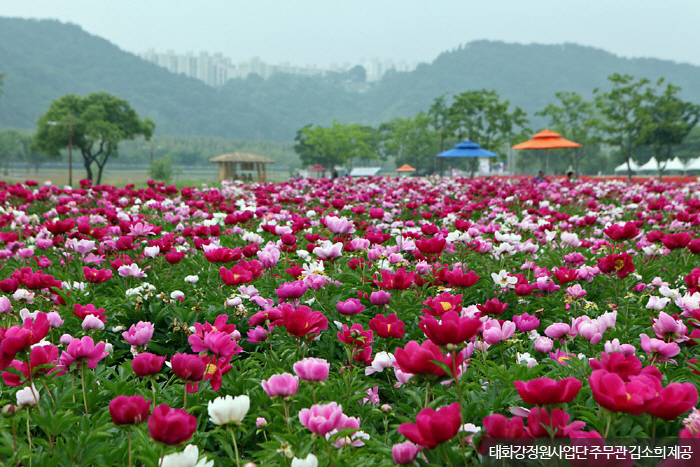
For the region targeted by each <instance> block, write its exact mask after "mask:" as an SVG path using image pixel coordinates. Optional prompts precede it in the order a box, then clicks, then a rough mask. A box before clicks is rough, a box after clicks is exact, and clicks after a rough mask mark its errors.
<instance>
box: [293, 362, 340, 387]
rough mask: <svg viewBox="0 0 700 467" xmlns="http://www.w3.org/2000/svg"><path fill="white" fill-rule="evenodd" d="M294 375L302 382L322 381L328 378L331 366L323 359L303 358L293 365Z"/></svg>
mask: <svg viewBox="0 0 700 467" xmlns="http://www.w3.org/2000/svg"><path fill="white" fill-rule="evenodd" d="M293 368H294V373H296V374H297V376H299V378H301V379H303V380H304V381H324V380H326V378H328V373H329V371H330V368H331V364H330V363H328V362H327V361H326V360H324V359H323V358H312V357H309V358H305V359H303V360H299V361H298V362H296V363H295V364H294V367H293Z"/></svg>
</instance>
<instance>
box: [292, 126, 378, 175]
mask: <svg viewBox="0 0 700 467" xmlns="http://www.w3.org/2000/svg"><path fill="white" fill-rule="evenodd" d="M294 141H295V144H294V151H296V153H297V154H299V158H300V159H301V162H302V164H304V165H307V166H308V165H314V164H321V165H323V166H325V167H326V168H332V167H334V166H336V165H347V164H348V163H350V162H351V160H352V159H376V158H377V157H378V153H377V152H378V151H377V149H378V148H377V145H378V135H377V131H376V130H375V129H374V128H372V127H370V126H366V125H360V124H359V123H353V124H348V123H340V122H338V121H337V120H334V121H333V123H332V124H331V126H330V127H321V126H313V125H307V126H305V127H304V128H302V129H300V130H299V131H297V135H296V138H294Z"/></svg>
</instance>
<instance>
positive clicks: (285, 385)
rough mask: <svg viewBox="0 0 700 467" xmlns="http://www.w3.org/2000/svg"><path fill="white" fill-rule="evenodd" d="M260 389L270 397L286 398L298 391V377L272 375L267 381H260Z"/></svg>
mask: <svg viewBox="0 0 700 467" xmlns="http://www.w3.org/2000/svg"><path fill="white" fill-rule="evenodd" d="M262 387H263V389H264V390H265V392H266V393H267V395H268V396H270V397H277V396H283V397H288V396H291V395H294V394H296V392H297V389H299V377H298V376H293V375H291V374H289V373H282V374H281V375H272V376H270V378H268V379H267V380H263V381H262Z"/></svg>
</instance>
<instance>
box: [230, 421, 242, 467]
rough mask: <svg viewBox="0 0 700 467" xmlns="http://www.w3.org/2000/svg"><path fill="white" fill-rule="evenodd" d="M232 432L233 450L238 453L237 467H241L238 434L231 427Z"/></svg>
mask: <svg viewBox="0 0 700 467" xmlns="http://www.w3.org/2000/svg"><path fill="white" fill-rule="evenodd" d="M229 430H230V431H231V440H233V450H234V452H235V453H236V467H241V459H240V457H238V443H236V434H235V432H234V430H233V428H232V427H229Z"/></svg>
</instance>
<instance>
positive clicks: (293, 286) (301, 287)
mask: <svg viewBox="0 0 700 467" xmlns="http://www.w3.org/2000/svg"><path fill="white" fill-rule="evenodd" d="M308 288H309V286H308V285H307V284H306V283H305V282H304V281H294V282H285V283H284V284H282V285H281V286H280V288H279V289H277V290H275V293H276V294H277V296H278V297H279V299H280V302H283V301H285V300H289V299H294V298H299V297H301V296H302V295H304V292H306V290H307V289H308Z"/></svg>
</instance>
